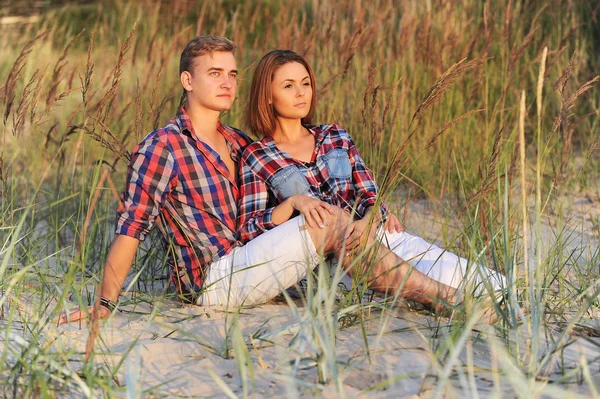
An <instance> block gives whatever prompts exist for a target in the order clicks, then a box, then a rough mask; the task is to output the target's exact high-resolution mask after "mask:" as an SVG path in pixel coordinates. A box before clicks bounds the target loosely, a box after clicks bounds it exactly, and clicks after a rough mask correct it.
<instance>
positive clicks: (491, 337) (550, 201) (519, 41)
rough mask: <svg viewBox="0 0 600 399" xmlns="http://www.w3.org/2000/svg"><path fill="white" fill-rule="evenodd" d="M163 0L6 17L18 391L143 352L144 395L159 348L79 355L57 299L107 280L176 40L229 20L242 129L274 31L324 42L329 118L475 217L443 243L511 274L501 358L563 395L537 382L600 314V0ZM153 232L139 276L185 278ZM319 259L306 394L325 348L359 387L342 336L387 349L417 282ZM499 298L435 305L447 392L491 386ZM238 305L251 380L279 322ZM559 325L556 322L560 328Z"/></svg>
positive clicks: (102, 384)
mask: <svg viewBox="0 0 600 399" xmlns="http://www.w3.org/2000/svg"><path fill="white" fill-rule="evenodd" d="M149 4H150V5H148V3H146V4H145V5H144V6H142V5H140V4H137V3H132V2H125V1H114V2H107V3H99V4H98V5H81V6H71V7H66V8H64V9H58V10H52V11H48V12H47V13H44V14H43V15H41V19H40V21H39V22H38V23H34V24H30V25H25V26H15V27H12V28H10V29H8V28H5V29H4V28H3V29H4V30H3V32H2V35H0V36H1V37H0V60H1V61H0V111H1V113H0V114H1V116H2V127H1V129H2V133H1V138H0V143H1V148H0V190H1V191H0V281H1V283H0V284H1V285H0V316H1V320H0V322H1V323H2V324H1V325H2V332H1V334H2V336H3V339H4V341H3V343H2V357H1V359H0V376H1V378H2V379H3V381H5V383H4V385H3V387H2V389H3V391H2V393H3V396H17V395H18V396H24V397H34V396H42V397H61V396H63V395H64V394H66V393H67V392H70V393H74V392H79V393H81V394H83V395H85V396H89V395H91V394H92V393H96V394H97V395H98V394H104V395H106V396H112V395H114V394H123V392H125V391H124V389H125V388H123V387H122V386H121V385H123V384H119V383H118V382H117V381H116V380H115V376H116V375H117V372H118V371H119V370H120V369H121V367H122V366H123V365H127V367H129V370H130V372H129V373H128V375H129V376H130V377H129V381H127V383H128V384H129V386H128V387H127V389H128V391H127V394H130V395H132V396H136V395H141V394H142V393H141V392H140V391H139V390H137V388H138V387H137V384H138V383H139V377H140V370H139V368H140V367H141V365H140V363H139V362H138V360H136V359H137V358H136V357H135V356H134V357H132V359H131V360H130V359H129V353H130V352H133V353H135V343H134V344H133V345H132V346H131V348H130V349H129V351H128V352H127V353H126V354H125V355H124V356H122V359H121V360H120V361H119V362H117V365H116V366H114V364H109V363H107V362H106V361H104V360H102V359H103V357H102V344H101V343H97V344H96V350H95V351H93V352H92V354H91V357H90V359H89V360H88V361H87V362H85V364H84V365H83V366H82V367H81V369H79V370H78V372H74V371H73V370H72V363H70V359H71V358H72V356H75V355H81V354H76V353H74V351H73V349H70V348H64V349H63V351H59V352H55V351H52V350H51V349H50V348H52V341H51V340H49V339H47V338H46V336H47V334H48V329H49V325H50V323H52V320H53V319H54V317H56V316H57V315H58V314H59V312H61V311H64V310H65V309H67V310H68V309H70V308H73V307H74V306H79V305H90V304H92V303H93V300H94V298H95V297H96V289H97V284H98V282H99V280H100V276H101V266H102V265H103V262H104V260H105V257H106V251H107V249H108V245H109V242H110V239H111V234H112V233H111V232H112V229H113V218H114V216H113V215H114V209H115V206H116V200H115V198H114V195H113V194H112V192H113V191H115V190H113V188H112V185H114V186H115V187H116V191H117V192H118V191H120V189H121V187H122V185H123V179H124V176H125V166H126V162H125V161H126V159H127V156H128V155H127V153H128V150H130V149H131V148H132V147H133V145H134V144H135V143H136V142H138V141H139V140H140V139H141V138H142V137H143V136H144V135H145V134H147V133H148V132H149V131H151V130H153V129H155V128H157V127H160V126H163V125H165V124H166V122H167V121H168V119H169V118H171V117H172V116H173V115H174V114H175V111H176V109H177V106H178V104H179V96H180V89H179V87H180V85H179V79H178V76H177V70H178V58H179V53H180V51H181V49H182V48H183V46H184V45H185V43H186V42H187V41H188V40H189V39H190V38H191V37H193V36H194V35H196V34H218V35H225V36H227V37H229V38H231V39H233V40H234V41H235V42H236V43H237V44H238V46H239V49H238V51H237V52H236V57H237V60H238V65H239V67H240V70H241V71H243V72H242V73H241V78H240V85H239V98H238V101H237V102H236V104H235V106H234V108H233V109H232V110H231V111H229V112H227V113H226V114H224V115H223V120H224V121H225V123H228V124H230V125H233V126H238V127H242V128H243V126H241V125H240V123H241V122H240V121H241V110H242V108H243V103H244V101H246V96H247V93H248V85H249V82H250V78H251V74H252V71H253V66H254V64H255V63H256V62H257V61H258V60H259V59H260V57H261V56H262V55H263V54H264V53H265V52H267V51H268V50H271V49H275V48H291V49H293V50H296V51H298V52H300V53H301V54H303V55H305V56H306V57H307V58H308V59H309V60H310V62H311V63H312V65H313V67H314V69H315V72H316V77H317V86H318V89H319V91H318V98H319V104H318V108H317V116H316V122H318V123H338V124H340V125H342V126H344V127H345V128H346V129H347V130H348V131H349V132H350V134H351V135H352V137H353V138H354V140H355V142H356V144H357V146H358V148H359V150H360V152H361V154H362V155H363V157H364V158H365V160H366V161H367V164H368V165H369V166H370V167H371V168H372V169H373V170H374V172H375V173H376V176H377V180H378V181H379V182H380V183H381V186H382V193H383V196H384V198H386V199H390V200H391V201H393V200H396V199H397V195H396V194H394V190H396V189H397V188H400V189H401V192H406V191H407V190H411V192H412V193H413V194H412V198H415V197H416V198H417V199H422V198H426V199H427V200H429V201H430V202H431V203H433V204H437V205H438V206H439V208H440V209H443V210H444V211H445V212H446V215H447V219H448V220H447V222H448V223H450V224H452V225H454V226H456V229H454V230H452V231H451V232H449V233H448V235H449V237H448V238H447V239H446V240H445V243H444V244H445V245H446V246H448V247H449V249H450V250H453V251H456V252H459V253H461V254H462V255H463V256H466V257H469V258H470V259H472V260H477V261H478V262H479V263H482V264H485V265H487V266H489V267H491V268H497V269H499V270H502V271H503V272H505V273H506V275H507V277H508V278H509V280H510V281H511V284H510V285H509V287H508V291H507V298H506V300H505V301H504V302H503V303H498V302H497V301H495V302H494V303H492V305H491V306H493V307H495V308H496V311H497V312H498V314H499V319H498V322H497V323H496V324H495V327H494V328H495V329H494V330H493V331H488V334H487V335H485V339H486V340H487V341H488V342H489V343H490V345H492V347H493V351H494V352H495V353H496V354H497V358H498V359H499V360H498V361H497V364H496V366H495V367H496V368H495V369H494V370H492V371H493V373H492V374H494V373H495V375H496V376H498V375H500V374H503V375H504V376H507V377H506V378H507V379H508V380H509V381H510V384H512V386H513V388H514V390H515V391H516V392H520V393H521V394H522V395H524V396H527V394H531V395H534V396H535V395H537V394H539V393H540V392H542V391H544V392H545V393H546V394H548V395H556V396H559V395H561V393H560V389H557V390H554V388H549V387H548V386H546V384H545V383H544V382H540V381H543V380H544V378H546V377H547V376H548V374H549V373H550V370H551V368H552V367H553V365H555V364H556V363H557V362H559V360H560V357H561V353H562V351H563V350H564V348H565V347H566V346H567V345H569V344H570V343H571V340H572V337H571V334H573V333H574V332H577V331H579V332H581V331H584V332H585V331H588V330H585V328H584V327H585V326H584V325H585V317H586V315H587V313H588V312H591V311H592V310H593V309H596V308H597V306H598V299H597V298H598V294H599V288H598V277H597V276H598V269H597V264H598V261H599V260H600V254H599V253H598V250H597V249H596V250H595V251H594V250H593V249H592V248H590V250H589V252H588V253H586V249H587V248H586V247H585V246H586V244H585V243H583V244H580V245H578V246H577V248H575V249H573V248H572V245H570V244H569V242H570V241H572V238H573V237H572V234H573V233H572V231H571V230H569V229H568V226H567V224H568V223H569V222H570V219H569V216H568V215H563V214H561V212H563V210H564V208H565V206H564V205H563V204H561V202H560V201H559V200H560V199H561V198H564V197H565V196H568V195H570V194H572V193H574V192H577V191H580V192H582V193H584V194H586V195H588V196H591V197H592V198H593V199H594V200H595V201H598V200H599V199H600V192H599V191H598V186H597V183H595V182H597V181H598V178H599V174H598V171H599V170H600V169H598V164H599V161H598V150H599V149H600V141H599V139H598V131H599V127H600V126H599V120H600V119H599V118H598V112H599V110H600V94H599V91H598V90H597V87H596V82H597V81H598V79H599V78H598V69H597V56H596V54H597V53H598V51H599V50H600V45H599V42H598V35H597V33H598V31H599V29H600V28H599V24H598V22H597V19H596V17H595V16H597V14H598V10H599V7H600V2H598V1H592V2H569V1H566V0H565V1H562V0H553V1H551V2H550V3H549V4H548V5H544V4H542V3H539V2H526V1H523V2H514V1H509V2H507V3H505V4H504V3H501V2H491V1H486V2H480V1H475V0H467V1H462V2H459V1H426V2H420V1H407V2H401V3H399V4H398V2H394V1H386V0H375V1H369V2H367V1H354V0H353V1H350V0H343V1H339V2H336V3H333V2H331V3H328V2H325V3H324V4H321V3H320V2H311V1H300V2H294V3H290V2H284V1H261V2H248V3H241V2H240V3H238V2H234V1H221V2H204V3H202V4H200V5H198V6H197V7H196V5H195V4H194V2H189V3H186V2H180V3H177V4H176V5H174V6H173V5H171V4H167V3H164V4H163V3H160V2H156V3H149ZM103 176H104V177H103ZM406 201H408V199H407V198H401V199H400V201H399V206H403V205H406ZM397 209H398V210H400V207H398V208H397ZM545 219H550V220H552V221H553V223H554V225H555V231H554V237H555V238H554V239H553V241H552V242H551V243H546V242H544V238H543V235H542V229H543V225H542V222H543V221H544V220H545ZM428 238H433V239H435V238H439V237H435V236H434V237H428ZM152 240H153V243H155V244H156V245H148V246H145V247H143V248H142V249H141V250H140V251H139V252H138V257H137V258H136V261H135V264H134V270H133V272H132V273H133V274H132V276H131V278H130V279H129V280H128V284H127V290H128V291H133V294H132V296H131V297H129V298H130V299H128V301H129V302H128V304H132V305H133V306H137V304H139V303H143V302H145V301H154V300H156V299H163V298H166V297H167V294H165V292H164V290H163V285H164V282H165V278H166V275H167V273H168V271H167V270H166V266H165V255H164V253H163V252H164V251H162V250H161V247H160V246H159V244H158V237H157V236H156V235H155V236H153V237H152ZM370 262H372V260H371V259H370V257H369V251H365V253H364V254H363V257H359V258H357V259H356V260H355V263H356V264H357V265H361V267H362V266H364V267H368V265H369V263H370ZM317 270H318V271H317V272H316V274H315V275H311V276H309V278H308V279H307V290H306V293H305V294H304V296H303V299H302V304H301V305H300V306H298V305H296V304H295V302H293V301H292V300H291V299H290V298H289V297H288V303H289V306H290V308H291V309H292V310H293V313H294V314H295V315H296V318H297V323H296V324H294V325H293V326H290V327H289V328H288V329H285V333H286V334H287V333H290V332H293V333H294V339H293V340H292V342H291V344H290V348H288V350H289V354H290V360H291V363H290V367H289V368H288V369H286V371H285V372H284V373H282V374H280V375H279V377H278V378H280V379H281V381H283V383H285V384H287V386H288V391H289V392H290V393H293V394H297V393H298V390H299V389H300V388H301V389H305V387H306V386H307V385H306V382H305V381H301V380H300V379H299V378H298V377H297V375H298V370H299V368H300V366H301V365H303V367H304V366H305V365H306V364H307V362H308V363H311V362H313V363H314V365H315V367H316V368H317V379H316V381H312V382H311V383H310V384H309V386H310V387H311V388H310V389H315V392H319V390H320V389H323V387H327V386H334V387H335V389H336V390H337V392H338V393H339V394H340V395H341V396H343V395H344V394H345V393H344V383H343V381H344V377H345V375H346V373H347V370H345V369H344V367H343V366H341V365H340V364H339V362H338V356H337V353H336V347H337V345H338V343H337V341H336V337H337V336H339V334H340V331H341V329H343V328H350V327H352V326H355V327H357V328H360V329H361V331H362V334H363V338H364V346H365V352H366V354H367V361H369V362H373V361H376V360H375V359H374V357H376V356H377V355H376V350H375V348H376V347H377V342H375V343H374V345H375V348H373V342H372V341H370V339H369V337H370V335H369V334H371V332H370V330H369V328H370V327H369V326H371V325H372V322H373V320H376V321H377V326H378V327H377V334H376V336H378V337H381V335H382V334H384V332H385V326H386V325H387V322H388V320H389V318H391V317H395V316H394V313H393V312H391V313H390V309H394V308H395V306H396V304H397V303H398V300H397V298H387V299H385V300H382V298H375V297H373V296H371V295H370V293H369V292H367V291H366V290H365V288H364V284H361V283H364V281H361V280H360V278H357V279H356V280H355V281H354V285H353V287H350V289H349V290H348V291H343V292H340V290H339V289H338V282H339V280H340V279H341V276H342V272H341V270H340V269H334V270H335V271H334V276H333V278H332V277H330V276H329V274H328V273H326V272H325V270H326V268H325V267H320V268H319V269H317ZM148 292H150V293H151V295H150V296H148V295H147V293H148ZM521 308H524V309H525V313H524V314H523V313H522V312H520V309H521ZM481 312H482V309H481V303H480V302H479V301H472V300H470V299H469V298H467V299H466V300H465V302H464V304H463V305H462V308H457V309H456V312H455V313H454V314H453V315H452V316H451V318H450V321H449V323H450V325H451V328H448V327H447V325H446V324H445V322H444V321H443V320H439V319H433V321H432V325H431V326H430V328H429V333H430V334H431V335H432V336H434V337H437V338H431V348H430V353H429V354H430V356H431V359H432V365H433V366H432V373H433V374H434V375H435V376H437V378H438V382H437V386H436V388H435V389H434V391H433V394H434V396H439V395H442V393H443V392H444V390H447V389H449V390H452V389H453V388H452V382H451V377H456V378H458V380H459V381H460V383H459V386H460V388H461V389H462V390H463V391H465V392H469V393H471V394H473V395H474V394H476V388H475V386H474V383H473V379H474V373H475V371H474V370H475V368H474V367H475V365H474V363H473V360H472V359H471V360H469V359H467V362H466V366H465V367H464V368H463V367H457V366H458V365H459V364H461V361H462V360H460V359H461V356H462V354H464V353H467V354H468V353H470V351H472V345H473V344H474V342H475V343H476V342H477V340H478V339H479V336H480V331H479V330H478V328H479V327H478V325H479V324H478V323H477V322H478V318H479V317H480V316H481ZM464 315H469V317H466V318H465V317H464ZM240 317H242V316H241V315H240V313H239V311H238V312H234V313H233V315H232V316H231V317H228V318H226V319H225V320H226V321H225V323H226V326H225V330H226V331H227V334H226V337H225V338H224V342H223V343H222V345H221V344H215V345H214V347H212V349H211V350H212V351H213V352H214V353H217V354H220V355H222V356H224V357H230V356H231V355H232V354H233V357H234V358H235V359H236V362H237V367H238V371H239V374H240V379H239V381H240V383H241V385H242V394H243V395H244V396H247V395H250V394H251V392H252V381H253V379H254V374H255V373H256V372H257V368H256V362H257V359H258V358H257V357H256V355H255V353H257V350H256V349H255V348H254V347H253V342H254V341H256V340H258V341H261V340H268V339H271V338H273V336H275V335H277V334H278V332H270V333H269V334H271V335H270V336H268V335H265V334H262V333H260V334H259V333H258V332H257V334H253V336H254V338H253V340H251V339H249V338H248V336H247V334H245V333H244V332H243V331H242V327H241V324H240V323H239V320H240ZM557 326H560V328H559V329H558V330H559V331H558V333H556V330H557ZM582 326H583V327H582ZM549 332H553V333H554V335H552V337H553V338H552V339H553V340H552V342H550V344H548V346H546V347H544V345H546V344H547V342H546V341H547V340H545V338H544V336H545V335H547V334H549ZM279 333H281V334H283V331H281V332H279ZM190 334H192V337H193V333H190ZM198 342H199V343H200V344H201V345H207V346H210V345H212V344H209V343H206V342H202V341H201V340H198ZM223 351H224V352H223ZM467 357H468V356H467ZM311 364H312V363H311ZM591 367H592V365H591V364H587V362H585V361H582V362H581V364H580V365H579V367H578V369H577V372H580V373H581V375H582V376H583V377H582V381H586V382H587V383H588V384H591V386H592V388H591V389H592V390H593V389H594V388H593V383H591V382H590V381H591V377H590V368H591ZM457 370H458V371H457ZM463 370H464V371H463ZM286 373H287V374H286ZM565 375H568V373H567V371H566V370H565ZM214 378H215V380H216V381H217V382H218V383H219V384H221V385H223V390H224V392H225V393H227V394H229V395H234V394H233V391H232V390H231V389H232V387H228V386H227V382H225V381H223V380H222V379H221V378H220V377H219V376H216V375H215V377H214ZM401 378H404V377H403V376H396V378H395V379H394V378H391V379H389V380H386V381H384V382H383V383H381V384H380V385H378V386H377V387H374V389H383V388H385V387H386V386H393V384H394V382H395V381H397V380H398V379H401ZM497 378H498V381H499V377H497ZM496 385H499V382H497V383H496ZM228 389H229V390H228ZM499 389H500V388H499Z"/></svg>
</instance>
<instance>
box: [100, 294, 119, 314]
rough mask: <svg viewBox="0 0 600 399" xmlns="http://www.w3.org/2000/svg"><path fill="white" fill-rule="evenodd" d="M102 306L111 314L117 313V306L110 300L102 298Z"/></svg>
mask: <svg viewBox="0 0 600 399" xmlns="http://www.w3.org/2000/svg"><path fill="white" fill-rule="evenodd" d="M100 306H104V307H105V308H106V309H108V310H110V311H111V313H112V312H114V311H115V308H116V307H117V304H116V303H114V302H113V301H111V300H110V299H107V298H104V297H103V296H101V297H100Z"/></svg>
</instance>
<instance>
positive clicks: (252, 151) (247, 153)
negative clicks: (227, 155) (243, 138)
mask: <svg viewBox="0 0 600 399" xmlns="http://www.w3.org/2000/svg"><path fill="white" fill-rule="evenodd" d="M268 151H269V146H268V145H267V144H266V143H265V142H264V139H263V140H258V141H254V142H252V143H250V144H248V145H247V146H246V148H245V149H244V152H243V153H242V161H243V160H247V159H251V158H255V157H260V156H262V155H263V154H264V153H265V152H268Z"/></svg>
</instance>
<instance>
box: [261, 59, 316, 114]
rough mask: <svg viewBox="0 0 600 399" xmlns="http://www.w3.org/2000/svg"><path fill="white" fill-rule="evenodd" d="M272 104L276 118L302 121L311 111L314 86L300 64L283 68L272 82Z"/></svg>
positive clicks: (287, 65)
mask: <svg viewBox="0 0 600 399" xmlns="http://www.w3.org/2000/svg"><path fill="white" fill-rule="evenodd" d="M271 95H272V98H271V104H273V107H274V108H275V112H276V116H277V117H280V118H286V119H302V118H304V117H305V116H306V115H308V112H309V111H310V105H311V104H310V102H311V100H312V86H311V81H310V77H309V76H308V71H307V70H306V68H305V67H304V65H302V64H300V63H298V62H290V63H287V64H285V65H283V66H281V67H280V68H279V69H278V70H277V71H275V75H274V76H273V80H272V81H271Z"/></svg>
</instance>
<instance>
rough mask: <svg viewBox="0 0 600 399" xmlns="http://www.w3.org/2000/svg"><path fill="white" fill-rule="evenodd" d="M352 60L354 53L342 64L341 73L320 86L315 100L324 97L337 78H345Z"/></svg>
mask: <svg viewBox="0 0 600 399" xmlns="http://www.w3.org/2000/svg"><path fill="white" fill-rule="evenodd" d="M353 58H354V53H352V54H350V56H349V57H348V58H347V59H346V62H345V63H344V69H343V70H342V72H338V73H336V74H335V75H333V76H332V77H331V78H329V80H328V81H327V82H325V84H324V85H322V86H321V88H320V89H319V91H318V92H317V100H318V99H320V98H321V97H323V96H324V95H325V93H327V91H328V90H329V89H330V88H331V85H332V83H333V82H334V81H335V80H336V79H337V78H339V77H340V76H341V77H342V78H343V77H344V76H346V75H347V74H348V71H349V70H350V66H351V65H352V59H353Z"/></svg>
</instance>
